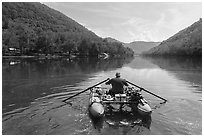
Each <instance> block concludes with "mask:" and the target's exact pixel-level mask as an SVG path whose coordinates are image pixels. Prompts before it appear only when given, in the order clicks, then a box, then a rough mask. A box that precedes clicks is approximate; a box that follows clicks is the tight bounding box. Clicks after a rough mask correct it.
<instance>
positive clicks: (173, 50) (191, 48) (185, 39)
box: [143, 19, 202, 56]
mask: <svg viewBox="0 0 204 137" xmlns="http://www.w3.org/2000/svg"><path fill="white" fill-rule="evenodd" d="M143 54H144V55H153V56H154V55H159V56H160V55H164V56H174V55H175V56H177V55H179V56H201V55H202V19H200V20H199V21H197V22H195V23H194V24H192V25H191V26H189V27H187V28H185V29H183V30H181V31H179V32H178V33H176V34H175V35H173V36H172V37H170V38H169V39H167V40H165V41H163V42H162V43H161V44H160V45H159V46H157V47H154V48H152V49H150V50H149V51H147V52H144V53H143Z"/></svg>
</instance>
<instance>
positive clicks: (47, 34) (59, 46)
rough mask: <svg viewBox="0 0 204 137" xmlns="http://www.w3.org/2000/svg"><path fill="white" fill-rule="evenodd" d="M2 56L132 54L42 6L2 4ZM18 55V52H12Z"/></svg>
mask: <svg viewBox="0 0 204 137" xmlns="http://www.w3.org/2000/svg"><path fill="white" fill-rule="evenodd" d="M2 31H3V32H2V45H3V55H7V54H8V53H9V54H10V52H9V49H11V48H12V49H16V50H18V52H19V53H18V54H19V55H36V54H60V55H62V54H75V55H85V56H92V55H94V56H97V55H99V54H101V53H103V52H106V53H108V54H109V55H112V56H115V55H120V56H121V55H133V51H132V50H131V49H129V48H125V47H124V46H123V45H122V44H119V43H109V42H107V41H106V40H104V39H102V38H100V37H99V36H97V35H96V34H95V33H93V32H91V31H89V30H88V29H87V28H85V27H84V26H82V25H80V24H79V23H77V22H76V21H74V20H72V19H71V18H69V17H67V16H65V15H64V14H62V13H60V12H58V11H56V10H53V9H51V8H49V7H48V6H46V5H44V4H41V3H31V2H11V3H9V2H3V3H2ZM15 53H17V51H15Z"/></svg>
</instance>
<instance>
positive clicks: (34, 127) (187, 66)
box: [2, 57, 202, 135]
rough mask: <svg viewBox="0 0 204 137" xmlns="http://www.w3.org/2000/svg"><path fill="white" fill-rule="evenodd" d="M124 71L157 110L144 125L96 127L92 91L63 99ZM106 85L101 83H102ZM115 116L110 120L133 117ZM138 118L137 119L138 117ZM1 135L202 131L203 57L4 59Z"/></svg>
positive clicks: (124, 74) (131, 118)
mask: <svg viewBox="0 0 204 137" xmlns="http://www.w3.org/2000/svg"><path fill="white" fill-rule="evenodd" d="M116 72H120V73H121V75H122V77H123V78H125V79H126V80H128V81H130V82H132V83H135V84H136V85H138V86H141V87H143V88H145V89H146V90H148V91H150V92H153V93H155V94H157V95H159V96H161V97H163V98H165V99H167V100H168V101H167V102H166V103H163V101H162V100H161V99H159V98H156V97H154V96H152V95H150V94H148V93H146V92H144V91H142V94H143V96H144V98H145V99H146V100H147V101H148V102H149V104H150V106H151V108H152V109H153V112H152V114H151V116H150V117H149V118H148V119H147V121H146V124H138V125H137V124H136V125H134V126H127V125H119V124H114V125H110V123H108V122H104V121H103V120H102V122H101V123H100V122H99V125H100V126H96V125H95V124H94V123H93V121H92V119H91V118H90V117H89V114H88V111H87V107H88V96H89V95H88V92H85V93H83V94H80V95H78V96H76V97H74V98H72V99H70V100H68V103H64V102H62V100H64V99H66V98H68V97H69V96H71V95H74V94H76V93H78V92H80V91H82V90H84V89H86V88H88V87H90V86H92V85H94V84H96V83H98V82H100V81H103V80H105V79H107V78H112V77H114V75H115V73H116ZM102 86H103V85H102ZM127 117H129V116H128V115H127V114H116V115H115V116H114V117H109V119H108V118H107V119H108V120H109V121H110V120H111V121H112V122H115V123H117V122H118V121H117V120H119V119H121V118H124V119H126V122H127V121H128V120H129V121H133V120H134V117H129V119H127ZM136 121H137V120H136ZM2 134H3V135H7V134H9V135H19V134H20V135H25V134H26V135H33V134H34V135H35V134H41V135H45V134H46V135H87V134H94V135H106V134H117V135H123V134H130V135H131V134H134V135H137V134H139V135H141V134H145V135H201V134H202V60H201V59H199V58H181V57H180V58H150V57H148V58H147V57H145V58H144V57H134V58H126V59H106V60H98V59H87V58H81V59H80V58H75V59H65V58H64V59H55V60H54V59H53V60H37V59H17V58H15V59H11V58H10V59H3V60H2Z"/></svg>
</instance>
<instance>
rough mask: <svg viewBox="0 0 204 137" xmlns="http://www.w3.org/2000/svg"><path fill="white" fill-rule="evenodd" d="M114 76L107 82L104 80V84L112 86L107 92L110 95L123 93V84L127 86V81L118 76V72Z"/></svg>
mask: <svg viewBox="0 0 204 137" xmlns="http://www.w3.org/2000/svg"><path fill="white" fill-rule="evenodd" d="M115 76H116V77H115V78H112V79H110V80H109V81H108V82H106V83H105V84H106V85H110V84H111V86H112V88H111V89H110V90H109V94H110V95H111V96H115V94H123V93H124V86H128V83H127V82H126V80H125V79H122V78H120V73H118V72H117V73H116V74H115Z"/></svg>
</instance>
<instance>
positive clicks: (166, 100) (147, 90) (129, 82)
mask: <svg viewBox="0 0 204 137" xmlns="http://www.w3.org/2000/svg"><path fill="white" fill-rule="evenodd" d="M126 82H127V83H129V84H131V85H133V86H135V87H138V88H140V89H141V90H144V91H146V92H147V93H149V94H152V95H154V96H155V97H158V98H160V99H162V100H164V101H165V102H167V100H166V99H164V98H162V97H160V96H158V95H156V94H154V93H152V92H150V91H148V90H146V89H144V88H142V87H140V86H137V85H135V84H134V83H131V82H129V81H126Z"/></svg>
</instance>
